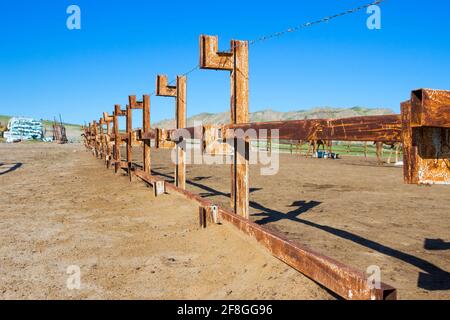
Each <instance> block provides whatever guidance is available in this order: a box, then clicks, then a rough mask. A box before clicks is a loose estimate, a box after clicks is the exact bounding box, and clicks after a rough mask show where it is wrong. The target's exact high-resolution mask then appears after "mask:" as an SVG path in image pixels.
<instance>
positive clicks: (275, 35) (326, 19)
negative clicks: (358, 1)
mask: <svg viewBox="0 0 450 320" xmlns="http://www.w3.org/2000/svg"><path fill="white" fill-rule="evenodd" d="M384 1H386V0H376V1H374V2H372V3H368V4H365V5H362V6H359V7H356V8H353V9H349V10H346V11H343V12H340V13H337V14H334V15H332V16H327V17H323V18H322V19H319V20H315V21H311V22H306V23H303V24H301V25H298V26H295V27H291V28H288V29H286V30H284V31H279V32H276V33H272V34H269V35H265V36H261V37H259V38H257V39H255V40H251V41H249V44H250V45H253V44H255V43H258V42H263V41H267V40H269V39H273V38H278V37H281V36H283V35H285V34H288V33H293V32H296V31H299V30H301V29H305V28H309V27H312V26H314V25H317V24H320V23H324V22H329V21H330V20H333V19H336V18H339V17H343V16H346V15H349V14H352V13H355V12H358V11H361V10H363V9H366V8H368V7H370V6H374V5H379V4H381V3H382V2H384Z"/></svg>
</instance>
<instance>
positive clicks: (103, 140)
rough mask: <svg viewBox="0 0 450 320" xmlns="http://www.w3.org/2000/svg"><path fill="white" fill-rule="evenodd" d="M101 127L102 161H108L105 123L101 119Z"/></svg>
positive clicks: (99, 123) (99, 124)
mask: <svg viewBox="0 0 450 320" xmlns="http://www.w3.org/2000/svg"><path fill="white" fill-rule="evenodd" d="M98 126H99V141H100V159H102V160H105V161H106V137H105V128H104V126H105V121H104V119H103V118H100V119H99V121H98Z"/></svg>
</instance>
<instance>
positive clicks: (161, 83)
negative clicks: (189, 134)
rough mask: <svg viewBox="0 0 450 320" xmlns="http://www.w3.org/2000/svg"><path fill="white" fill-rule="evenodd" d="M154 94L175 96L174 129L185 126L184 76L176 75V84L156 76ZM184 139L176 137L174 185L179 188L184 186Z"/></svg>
mask: <svg viewBox="0 0 450 320" xmlns="http://www.w3.org/2000/svg"><path fill="white" fill-rule="evenodd" d="M156 95H157V96H161V97H175V99H176V100H175V101H176V103H175V105H176V106H175V119H176V129H183V128H185V127H186V77H185V76H178V77H177V84H176V86H170V85H168V84H167V76H165V75H158V76H157V78H156ZM185 145H186V141H183V139H177V141H176V153H177V159H176V164H175V177H174V178H175V185H176V186H177V187H179V188H181V189H185V188H186V151H185V148H186V146H185Z"/></svg>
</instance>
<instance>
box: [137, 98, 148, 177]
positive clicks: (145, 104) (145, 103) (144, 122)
mask: <svg viewBox="0 0 450 320" xmlns="http://www.w3.org/2000/svg"><path fill="white" fill-rule="evenodd" d="M142 101H143V103H142V109H143V111H142V132H140V134H138V139H139V138H141V137H142V133H149V131H150V96H149V95H144V96H143V99H142ZM143 144H144V148H143V154H142V157H143V159H142V163H143V164H144V172H146V173H150V172H151V139H148V140H143Z"/></svg>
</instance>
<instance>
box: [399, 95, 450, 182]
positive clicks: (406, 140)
mask: <svg viewBox="0 0 450 320" xmlns="http://www.w3.org/2000/svg"><path fill="white" fill-rule="evenodd" d="M401 109H402V122H403V123H402V124H403V146H404V153H403V163H404V167H403V169H404V180H405V183H409V184H446V185H449V184H450V91H444V90H431V89H419V90H415V91H413V92H412V93H411V100H409V101H406V102H404V103H402V104H401Z"/></svg>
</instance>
